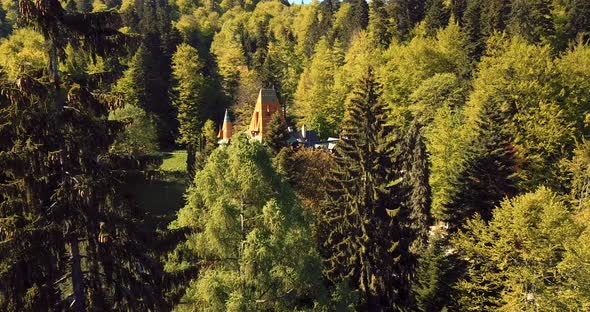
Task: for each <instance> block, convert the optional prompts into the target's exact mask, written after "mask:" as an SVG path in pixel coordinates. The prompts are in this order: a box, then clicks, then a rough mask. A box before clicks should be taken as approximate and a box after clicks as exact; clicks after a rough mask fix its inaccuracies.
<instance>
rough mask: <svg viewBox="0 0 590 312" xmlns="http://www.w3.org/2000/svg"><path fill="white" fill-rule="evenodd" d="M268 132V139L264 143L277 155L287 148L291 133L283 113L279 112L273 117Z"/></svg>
mask: <svg viewBox="0 0 590 312" xmlns="http://www.w3.org/2000/svg"><path fill="white" fill-rule="evenodd" d="M267 131H268V132H267V135H266V136H267V138H266V139H265V140H264V142H265V143H266V145H268V147H270V148H271V149H272V150H273V151H274V152H275V153H278V152H279V151H280V150H281V149H282V148H283V147H286V146H287V140H288V139H289V131H288V130H287V123H286V122H285V118H283V116H282V113H281V112H277V113H275V114H274V115H273V116H272V117H271V119H270V122H269V123H268V130H267Z"/></svg>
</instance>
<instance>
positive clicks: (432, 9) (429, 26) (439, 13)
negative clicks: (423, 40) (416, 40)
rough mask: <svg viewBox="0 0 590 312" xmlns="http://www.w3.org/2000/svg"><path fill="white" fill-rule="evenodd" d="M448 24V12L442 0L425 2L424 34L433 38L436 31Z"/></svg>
mask: <svg viewBox="0 0 590 312" xmlns="http://www.w3.org/2000/svg"><path fill="white" fill-rule="evenodd" d="M448 22H449V12H448V10H447V8H446V7H445V5H444V3H443V1H442V0H429V1H427V2H426V12H425V15H424V23H425V26H426V33H427V34H428V35H429V36H434V35H435V34H436V32H437V31H438V29H440V28H443V27H445V26H446V25H447V23H448Z"/></svg>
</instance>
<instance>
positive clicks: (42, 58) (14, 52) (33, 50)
mask: <svg viewBox="0 0 590 312" xmlns="http://www.w3.org/2000/svg"><path fill="white" fill-rule="evenodd" d="M48 63H49V61H48V57H47V53H46V51H45V40H44V39H43V36H42V35H41V34H40V33H38V32H36V31H34V30H32V29H30V28H20V29H17V30H15V31H14V32H13V33H12V34H11V35H10V37H8V38H6V39H0V64H2V65H0V66H1V68H2V70H3V71H5V72H6V74H7V75H8V78H9V79H16V78H17V77H21V76H23V75H25V74H30V73H31V72H34V71H39V70H42V69H45V68H47V66H48Z"/></svg>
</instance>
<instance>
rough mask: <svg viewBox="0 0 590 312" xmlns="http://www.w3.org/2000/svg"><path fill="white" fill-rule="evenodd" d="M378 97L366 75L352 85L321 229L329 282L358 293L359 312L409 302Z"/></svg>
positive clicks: (389, 155)
mask: <svg viewBox="0 0 590 312" xmlns="http://www.w3.org/2000/svg"><path fill="white" fill-rule="evenodd" d="M380 92H381V91H380V86H379V84H378V83H377V82H376V81H375V78H374V76H373V73H372V70H371V69H369V70H368V72H367V73H365V75H364V77H363V78H362V79H361V80H360V81H359V82H358V83H357V84H356V86H355V88H354V91H353V96H352V98H351V100H350V103H349V104H348V107H347V110H346V116H345V120H344V122H343V125H342V129H343V130H342V133H341V140H340V141H339V142H338V145H337V147H336V154H337V157H336V162H337V165H336V169H335V171H334V172H333V173H332V175H331V177H330V178H329V181H328V185H329V186H328V194H329V196H330V204H329V205H328V206H329V207H327V209H326V210H325V211H324V213H323V214H324V215H323V222H324V225H323V226H322V227H324V228H326V229H327V230H328V231H329V233H328V235H327V238H326V240H325V247H326V250H327V259H328V260H327V268H326V270H327V271H326V273H327V275H328V277H329V278H330V279H331V280H332V281H334V282H336V283H337V282H341V281H344V280H348V281H350V282H351V283H352V286H353V287H355V288H356V289H358V290H359V291H360V295H361V303H360V304H361V307H362V308H363V309H366V310H371V311H378V310H383V309H388V308H390V307H392V306H395V305H399V304H400V301H402V300H403V299H402V298H408V297H407V296H404V295H403V294H404V283H405V281H403V280H400V278H399V276H400V270H399V268H398V260H399V250H398V248H397V246H398V242H399V237H398V235H399V228H398V221H397V218H396V216H397V214H398V211H399V208H398V207H396V205H395V203H394V202H393V200H392V197H393V196H392V195H393V189H392V184H393V183H392V181H393V180H394V172H393V171H392V156H393V155H392V149H393V147H392V143H391V141H389V139H388V132H389V129H388V127H387V126H385V123H386V116H385V104H384V103H383V101H382V100H381V98H380ZM396 276H397V278H396Z"/></svg>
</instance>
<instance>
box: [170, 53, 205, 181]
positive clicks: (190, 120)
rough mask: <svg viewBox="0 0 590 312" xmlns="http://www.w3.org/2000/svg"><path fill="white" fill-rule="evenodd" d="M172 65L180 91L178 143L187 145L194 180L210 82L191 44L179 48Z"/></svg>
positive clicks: (177, 90)
mask: <svg viewBox="0 0 590 312" xmlns="http://www.w3.org/2000/svg"><path fill="white" fill-rule="evenodd" d="M172 62H173V75H174V78H175V79H176V87H175V91H176V92H177V97H176V99H175V101H174V105H175V107H176V110H177V118H176V119H177V120H178V123H179V129H178V132H179V137H178V139H177V142H178V143H180V144H183V145H184V146H186V151H187V172H188V175H189V177H192V176H193V175H194V172H195V168H196V165H195V160H196V153H197V147H198V143H199V131H200V130H201V127H202V126H203V123H204V119H205V118H204V115H205V113H206V112H207V107H206V102H205V98H204V93H205V88H206V84H207V82H206V80H205V77H203V74H202V70H203V64H202V63H201V61H200V60H199V54H198V51H197V50H196V49H195V48H193V47H191V46H189V45H188V44H181V45H179V46H178V50H177V51H176V53H175V54H174V56H173V57H172Z"/></svg>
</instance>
